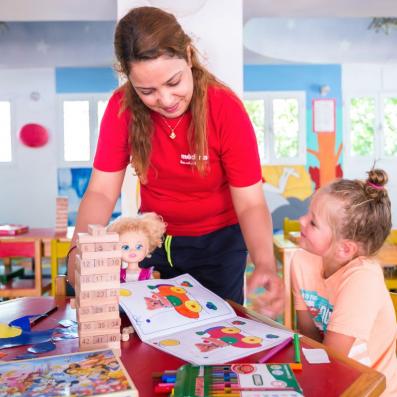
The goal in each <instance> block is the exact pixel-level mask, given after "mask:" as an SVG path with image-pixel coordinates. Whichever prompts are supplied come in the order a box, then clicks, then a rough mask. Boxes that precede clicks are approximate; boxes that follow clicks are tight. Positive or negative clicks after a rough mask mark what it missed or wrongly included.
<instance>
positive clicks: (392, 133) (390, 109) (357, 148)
mask: <svg viewBox="0 0 397 397" xmlns="http://www.w3.org/2000/svg"><path fill="white" fill-rule="evenodd" d="M346 114H347V120H346V123H347V128H346V130H347V132H348V136H347V147H346V150H347V153H349V155H350V156H352V157H355V158H367V159H368V158H370V159H388V158H396V157H397V94H395V95H392V94H381V95H378V94H370V95H353V96H350V97H348V101H347V112H346Z"/></svg>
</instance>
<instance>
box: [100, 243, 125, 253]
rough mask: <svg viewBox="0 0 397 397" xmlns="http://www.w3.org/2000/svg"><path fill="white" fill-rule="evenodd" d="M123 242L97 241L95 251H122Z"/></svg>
mask: <svg viewBox="0 0 397 397" xmlns="http://www.w3.org/2000/svg"><path fill="white" fill-rule="evenodd" d="M120 250H121V243H116V242H114V243H95V251H120Z"/></svg>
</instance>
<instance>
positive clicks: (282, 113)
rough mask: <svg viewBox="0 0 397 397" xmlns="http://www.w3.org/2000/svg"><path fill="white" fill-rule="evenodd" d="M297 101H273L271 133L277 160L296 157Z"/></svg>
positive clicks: (297, 142)
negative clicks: (272, 133)
mask: <svg viewBox="0 0 397 397" xmlns="http://www.w3.org/2000/svg"><path fill="white" fill-rule="evenodd" d="M298 109H299V108H298V101H297V100H296V99H292V98H280V99H274V100H273V131H274V145H275V148H274V149H275V154H276V157H277V158H285V157H286V158H293V157H297V156H298V149H299V119H298Z"/></svg>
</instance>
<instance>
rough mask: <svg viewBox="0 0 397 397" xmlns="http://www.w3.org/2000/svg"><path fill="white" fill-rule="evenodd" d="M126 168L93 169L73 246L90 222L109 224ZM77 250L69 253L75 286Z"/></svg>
mask: <svg viewBox="0 0 397 397" xmlns="http://www.w3.org/2000/svg"><path fill="white" fill-rule="evenodd" d="M124 174H125V170H122V171H117V172H103V171H99V170H97V169H95V168H93V170H92V174H91V178H90V182H89V184H88V187H87V190H86V192H85V194H84V196H83V198H82V200H81V203H80V207H79V211H78V214H77V220H76V227H75V230H74V235H73V238H72V247H73V246H74V245H75V244H76V239H77V233H80V232H86V231H87V227H88V225H89V224H99V225H104V226H105V225H107V224H108V222H109V219H110V217H111V215H112V212H113V209H114V206H115V204H116V201H117V199H118V197H119V196H120V192H121V186H122V184H123V180H124ZM75 256H76V250H73V251H72V252H71V253H70V255H69V260H68V281H69V282H70V283H71V284H72V286H73V287H74V282H75V280H74V268H75Z"/></svg>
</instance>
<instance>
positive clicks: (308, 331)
mask: <svg viewBox="0 0 397 397" xmlns="http://www.w3.org/2000/svg"><path fill="white" fill-rule="evenodd" d="M296 317H297V325H298V331H299V332H300V333H301V334H303V335H305V336H307V337H309V338H311V339H314V340H316V341H318V342H321V343H322V342H323V336H322V335H321V333H320V330H319V329H318V328H317V327H316V325H315V324H314V321H313V317H312V316H311V314H310V313H309V310H297V311H296Z"/></svg>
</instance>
